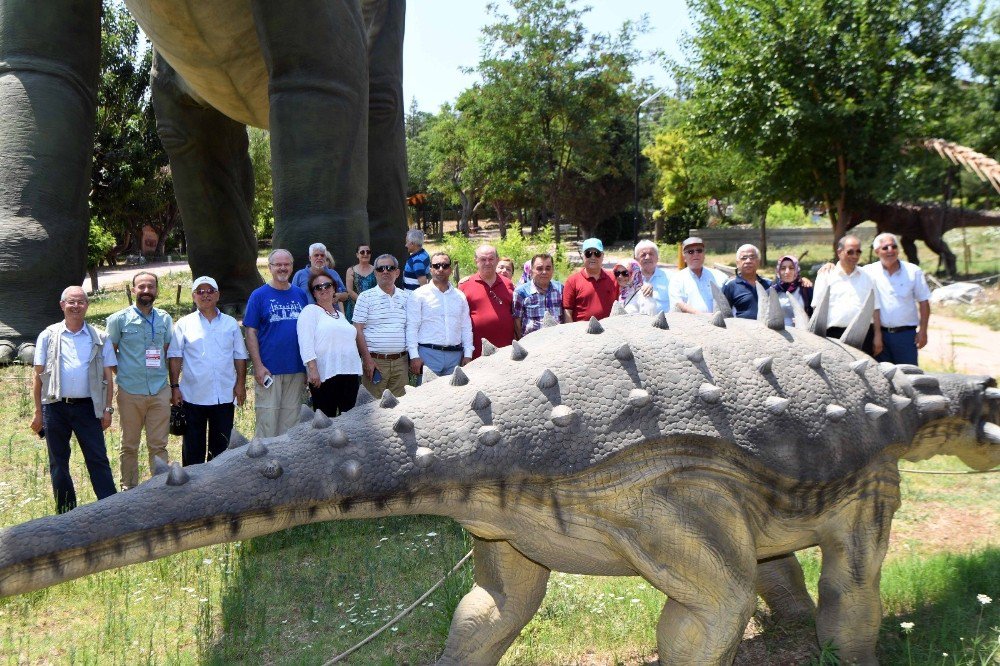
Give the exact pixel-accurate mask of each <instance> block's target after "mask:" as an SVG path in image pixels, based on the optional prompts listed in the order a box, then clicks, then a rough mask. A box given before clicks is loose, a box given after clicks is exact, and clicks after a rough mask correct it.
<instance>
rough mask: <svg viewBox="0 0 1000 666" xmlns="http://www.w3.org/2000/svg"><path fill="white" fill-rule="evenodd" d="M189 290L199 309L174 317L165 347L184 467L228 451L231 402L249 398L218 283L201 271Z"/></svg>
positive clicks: (239, 348) (237, 335) (243, 360)
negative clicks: (180, 411)
mask: <svg viewBox="0 0 1000 666" xmlns="http://www.w3.org/2000/svg"><path fill="white" fill-rule="evenodd" d="M191 292H192V293H193V294H194V304H195V306H196V307H197V308H198V309H197V310H196V311H195V312H192V313H191V314H189V315H185V316H183V317H181V318H180V319H179V320H177V323H176V324H174V336H173V341H172V342H171V344H170V349H168V350H167V362H168V363H169V371H170V392H171V395H170V401H171V403H172V404H174V405H175V406H182V407H183V408H184V417H185V419H186V420H187V429H186V430H185V431H184V439H183V445H182V447H181V464H183V465H184V466H185V467H187V466H188V465H198V464H200V463H203V462H206V461H208V460H211V459H212V458H214V457H215V456H217V455H219V454H220V453H222V452H223V451H225V450H226V447H228V446H229V436H230V433H232V431H233V419H234V417H235V408H234V407H233V401H235V402H236V404H238V405H241V406H242V405H243V403H244V402H245V401H246V398H247V388H246V379H247V357H248V354H247V348H246V345H245V344H244V342H243V334H242V333H241V332H240V325H239V324H238V323H237V322H236V320H235V319H233V318H232V317H230V316H229V315H227V314H223V313H222V312H219V308H218V307H217V305H218V303H219V285H218V283H217V282H216V281H215V280H214V279H212V278H210V277H208V276H207V275H203V276H201V277H200V278H197V279H196V280H195V281H194V282H193V283H192V284H191ZM178 377H179V378H180V381H179V382H178ZM206 428H207V429H208V438H207V440H206V437H205V429H206Z"/></svg>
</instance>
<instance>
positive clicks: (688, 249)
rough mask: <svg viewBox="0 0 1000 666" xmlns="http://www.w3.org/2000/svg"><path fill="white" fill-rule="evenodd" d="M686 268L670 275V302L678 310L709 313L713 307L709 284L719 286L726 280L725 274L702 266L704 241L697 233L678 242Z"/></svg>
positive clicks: (691, 312) (690, 312) (703, 263)
mask: <svg viewBox="0 0 1000 666" xmlns="http://www.w3.org/2000/svg"><path fill="white" fill-rule="evenodd" d="M681 251H682V252H683V253H684V262H685V263H686V264H687V267H686V268H684V269H682V270H679V271H677V273H676V274H675V275H674V276H673V277H671V278H670V304H671V305H672V306H673V307H675V308H676V309H678V310H680V311H681V312H687V313H689V314H697V313H699V312H711V311H712V308H713V307H714V306H715V301H714V299H713V298H712V283H713V282H714V283H715V286H717V287H718V288H719V289H722V285H723V284H725V282H726V276H725V274H724V273H722V272H720V271H717V270H715V269H714V268H706V267H705V241H703V240H702V239H700V238H698V237H697V236H691V237H690V238H686V239H684V242H683V243H681Z"/></svg>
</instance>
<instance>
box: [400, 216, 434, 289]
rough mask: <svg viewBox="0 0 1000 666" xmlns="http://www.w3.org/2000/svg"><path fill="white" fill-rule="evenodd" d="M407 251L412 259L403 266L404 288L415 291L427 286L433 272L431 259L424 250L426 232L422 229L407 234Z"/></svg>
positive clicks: (411, 230) (412, 230)
mask: <svg viewBox="0 0 1000 666" xmlns="http://www.w3.org/2000/svg"><path fill="white" fill-rule="evenodd" d="M406 251H407V252H409V253H410V257H409V258H408V259H407V260H406V264H405V265H404V266H403V288H404V289H407V290H409V291H413V290H414V289H416V288H417V287H419V286H421V285H425V284H427V282H428V279H429V278H428V276H429V275H430V272H431V258H430V255H428V254H427V250H425V249H424V232H422V231H421V230H420V229H410V230H409V231H407V232H406Z"/></svg>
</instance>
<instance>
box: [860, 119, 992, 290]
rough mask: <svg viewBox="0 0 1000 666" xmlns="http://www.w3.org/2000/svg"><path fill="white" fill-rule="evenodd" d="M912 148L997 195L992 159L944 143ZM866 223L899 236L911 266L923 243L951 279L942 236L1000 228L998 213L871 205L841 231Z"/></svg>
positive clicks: (953, 268)
mask: <svg viewBox="0 0 1000 666" xmlns="http://www.w3.org/2000/svg"><path fill="white" fill-rule="evenodd" d="M911 146H917V147H920V148H925V149H927V150H931V151H935V152H937V153H938V155H940V156H941V157H943V158H946V159H949V160H950V161H951V162H952V163H953V164H956V165H959V166H962V167H964V168H965V169H967V170H969V171H971V172H973V173H974V174H976V175H977V176H978V177H979V178H980V180H982V181H983V182H989V183H990V184H991V185H992V186H993V188H994V189H995V190H996V191H997V192H998V193H1000V163H998V162H997V161H996V160H994V159H992V158H991V157H987V156H986V155H983V154H982V153H978V152H976V151H974V150H972V149H971V148H967V147H965V146H960V145H958V144H956V143H952V142H950V141H945V140H944V139H921V140H920V141H916V142H914V143H912V144H911ZM868 220H871V221H872V222H874V223H875V224H876V225H877V226H878V230H879V232H880V233H881V232H883V231H888V232H891V233H894V234H896V235H897V236H899V240H900V243H901V244H902V245H903V250H905V252H906V258H907V259H908V260H910V261H911V262H913V263H918V258H917V245H916V241H918V240H922V241H924V243H926V244H927V247H929V248H930V249H931V250H933V251H934V252H936V253H937V254H938V256H940V257H941V259H942V261H944V264H945V271H946V272H947V274H948V275H949V276H954V275H955V274H956V273H957V272H958V271H957V265H956V260H955V253H954V252H952V251H951V248H949V247H948V244H947V243H946V242H945V241H944V234H945V232H947V231H950V230H952V229H957V228H959V227H989V226H1000V212H998V211H980V210H968V209H966V208H952V207H949V206H940V205H917V204H907V203H894V204H882V203H875V202H870V203H868V204H867V205H863V206H860V207H858V208H857V210H855V211H854V212H853V213H852V215H851V218H850V220H849V221H848V222H847V224H846V225H845V227H844V231H845V232H846V231H847V230H848V229H851V228H852V227H855V226H857V225H859V224H861V223H862V222H865V221H868Z"/></svg>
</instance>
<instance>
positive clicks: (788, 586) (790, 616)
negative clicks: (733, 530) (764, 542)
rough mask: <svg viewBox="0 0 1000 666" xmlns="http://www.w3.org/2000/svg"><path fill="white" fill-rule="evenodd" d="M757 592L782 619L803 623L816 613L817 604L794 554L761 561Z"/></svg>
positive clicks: (782, 620) (780, 619)
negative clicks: (808, 589)
mask: <svg viewBox="0 0 1000 666" xmlns="http://www.w3.org/2000/svg"><path fill="white" fill-rule="evenodd" d="M757 594H759V595H760V596H761V597H762V598H763V599H764V602H765V603H767V606H768V608H770V609H771V613H772V614H773V615H774V617H775V619H776V620H777V621H778V622H781V623H785V622H802V621H807V620H811V619H812V618H813V617H814V616H815V615H816V604H815V603H813V600H812V597H810V596H809V592H808V591H807V590H806V581H805V577H804V576H803V574H802V565H800V564H799V561H798V559H796V557H795V554H794V553H792V554H790V555H783V556H781V557H774V558H771V559H769V560H764V561H763V562H759V563H758V564H757Z"/></svg>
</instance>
